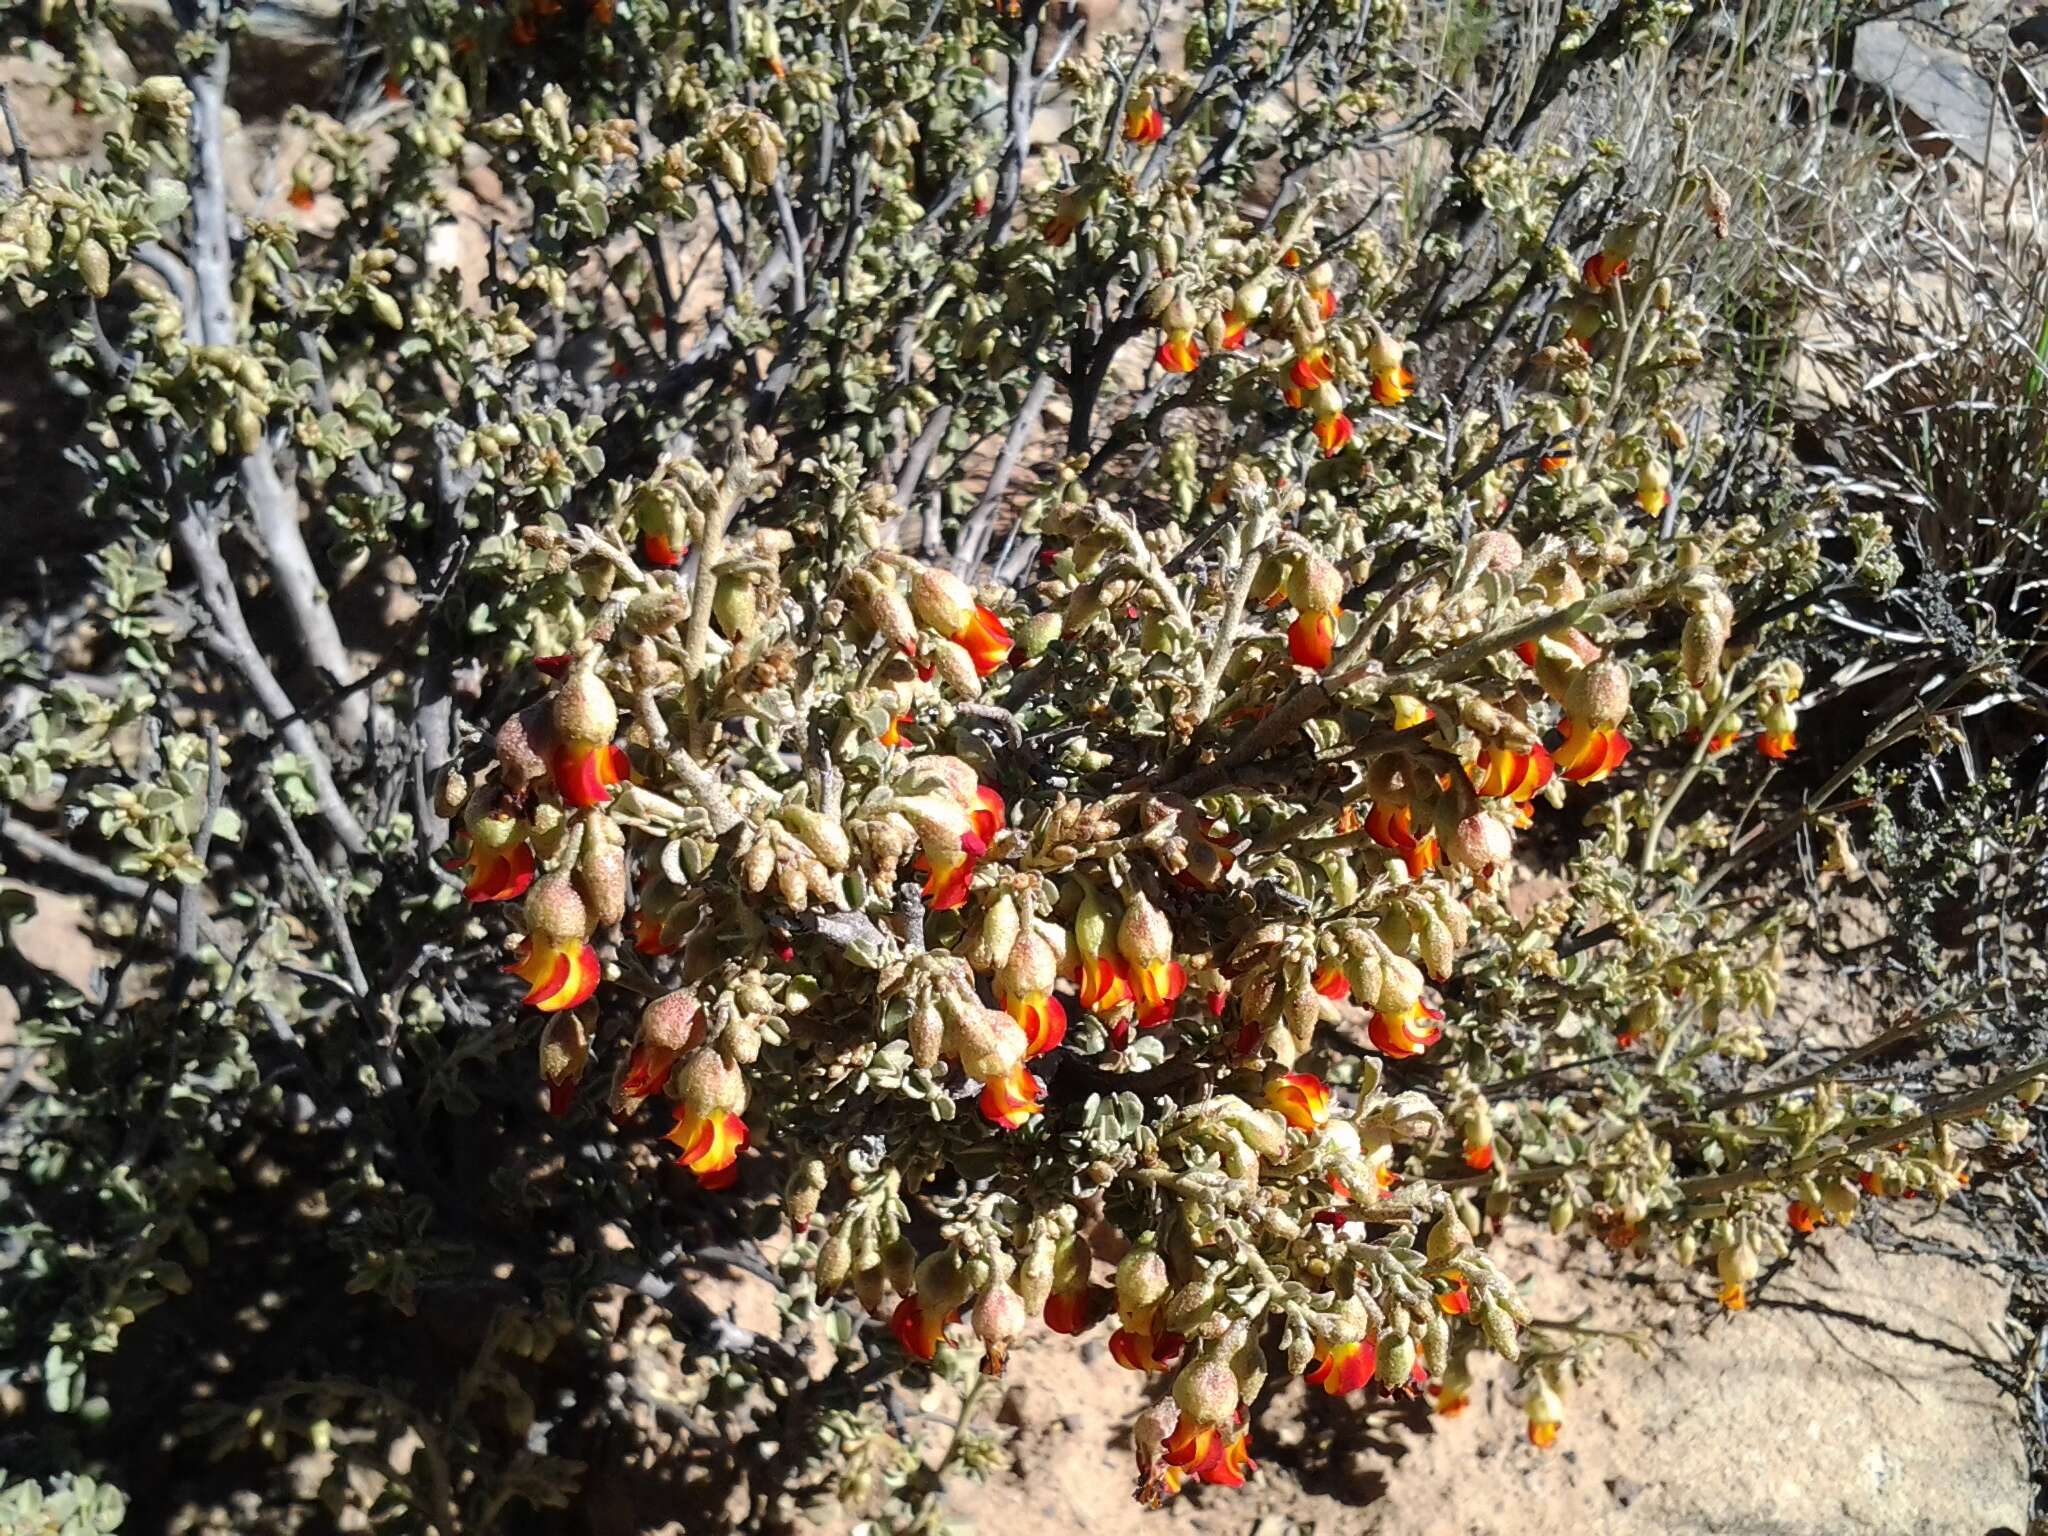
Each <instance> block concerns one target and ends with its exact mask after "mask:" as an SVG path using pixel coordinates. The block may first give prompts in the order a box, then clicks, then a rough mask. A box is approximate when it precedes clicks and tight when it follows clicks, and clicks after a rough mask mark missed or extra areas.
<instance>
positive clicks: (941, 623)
mask: <svg viewBox="0 0 2048 1536" xmlns="http://www.w3.org/2000/svg"><path fill="white" fill-rule="evenodd" d="M910 606H911V609H912V611H913V612H915V613H916V614H917V617H918V619H919V621H920V622H922V623H923V624H924V626H925V627H926V628H927V629H930V630H933V631H936V632H937V633H939V634H941V635H951V634H956V633H958V632H959V631H960V630H961V629H964V628H965V627H966V625H967V621H968V620H970V619H972V618H973V617H974V591H973V589H972V588H970V587H969V586H968V585H967V583H966V582H964V581H962V580H961V579H960V578H959V577H958V576H955V575H954V574H953V573H952V572H951V571H942V570H939V569H938V568H937V567H935V566H923V567H921V568H920V569H919V570H918V573H917V575H916V576H914V577H913V578H911V583H910Z"/></svg>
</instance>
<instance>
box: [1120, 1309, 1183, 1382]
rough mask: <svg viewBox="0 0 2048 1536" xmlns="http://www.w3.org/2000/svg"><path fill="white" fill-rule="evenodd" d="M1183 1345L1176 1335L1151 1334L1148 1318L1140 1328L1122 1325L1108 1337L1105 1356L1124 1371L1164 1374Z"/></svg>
mask: <svg viewBox="0 0 2048 1536" xmlns="http://www.w3.org/2000/svg"><path fill="white" fill-rule="evenodd" d="M1186 1344H1187V1340H1185V1339H1183V1338H1182V1337H1181V1336H1180V1335H1179V1334H1177V1333H1154V1332H1153V1331H1152V1319H1151V1317H1150V1315H1149V1314H1148V1315H1147V1316H1146V1317H1145V1318H1144V1320H1143V1322H1142V1324H1141V1325H1139V1326H1132V1325H1130V1324H1126V1325H1125V1326H1123V1327H1121V1328H1119V1329H1117V1331H1116V1332H1115V1333H1112V1334H1111V1335H1110V1336H1109V1355H1110V1358H1111V1359H1112V1360H1114V1361H1116V1363H1117V1364H1118V1365H1120V1366H1122V1367H1123V1368H1124V1369H1125V1370H1127V1371H1164V1370H1170V1369H1172V1367H1173V1362H1174V1361H1175V1360H1177V1359H1179V1358H1180V1352H1181V1350H1182V1349H1183V1348H1184V1347H1186Z"/></svg>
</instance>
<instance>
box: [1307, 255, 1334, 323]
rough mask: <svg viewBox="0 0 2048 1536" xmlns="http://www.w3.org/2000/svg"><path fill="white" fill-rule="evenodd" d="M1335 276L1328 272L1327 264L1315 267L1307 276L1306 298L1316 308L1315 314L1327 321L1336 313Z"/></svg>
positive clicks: (1328, 266)
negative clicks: (1307, 297)
mask: <svg viewBox="0 0 2048 1536" xmlns="http://www.w3.org/2000/svg"><path fill="white" fill-rule="evenodd" d="M1336 280H1337V274H1336V273H1334V272H1332V271H1331V270H1330V265H1329V263H1328V262H1324V263H1323V264H1322V265H1320V266H1318V267H1315V268H1314V269H1313V270H1311V271H1310V272H1309V275H1308V296H1309V300H1310V302H1311V303H1313V304H1314V305H1315V307H1316V313H1317V314H1319V315H1321V316H1322V317H1323V318H1324V319H1325V320H1328V319H1329V318H1331V317H1332V316H1333V315H1335V314H1336V313H1337V288H1336Z"/></svg>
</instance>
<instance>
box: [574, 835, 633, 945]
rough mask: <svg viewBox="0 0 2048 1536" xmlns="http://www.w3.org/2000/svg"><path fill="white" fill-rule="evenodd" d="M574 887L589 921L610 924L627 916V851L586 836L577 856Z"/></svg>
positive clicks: (604, 924)
mask: <svg viewBox="0 0 2048 1536" xmlns="http://www.w3.org/2000/svg"><path fill="white" fill-rule="evenodd" d="M576 887H577V889H578V890H579V891H581V892H582V893H583V899H584V902H585V903H586V905H588V907H589V908H590V917H591V920H592V922H594V923H595V924H597V925H598V926H599V927H609V926H610V925H611V924H613V923H617V922H621V921H623V920H624V918H625V916H626V850H625V849H623V848H620V847H617V846H615V845H614V844H611V843H607V842H603V841H601V840H600V839H598V838H597V837H594V836H586V837H585V838H584V839H583V847H582V848H581V850H580V851H579V852H578V853H577V856H576Z"/></svg>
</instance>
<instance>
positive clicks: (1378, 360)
mask: <svg viewBox="0 0 2048 1536" xmlns="http://www.w3.org/2000/svg"><path fill="white" fill-rule="evenodd" d="M1401 355H1402V352H1401V343H1400V342H1398V341H1396V340H1394V338H1393V337H1391V336H1389V335H1388V334H1387V333H1386V332H1385V331H1382V330H1375V331H1374V332H1373V338H1372V345H1371V346H1369V347H1368V348H1367V349H1366V355H1365V360H1366V364H1367V366H1368V367H1370V368H1371V369H1372V398H1373V403H1374V404H1375V405H1399V404H1400V403H1401V402H1402V401H1404V400H1406V399H1407V398H1408V396H1409V393H1410V392H1411V391H1412V390H1413V389H1414V387H1415V375H1414V374H1412V373H1410V372H1409V371H1408V370H1407V369H1406V368H1405V367H1403V366H1402V364H1401Z"/></svg>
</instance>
